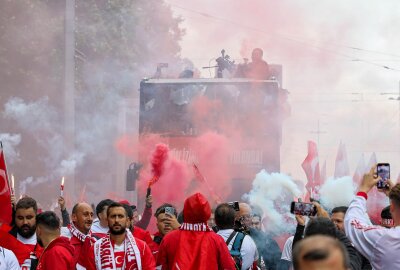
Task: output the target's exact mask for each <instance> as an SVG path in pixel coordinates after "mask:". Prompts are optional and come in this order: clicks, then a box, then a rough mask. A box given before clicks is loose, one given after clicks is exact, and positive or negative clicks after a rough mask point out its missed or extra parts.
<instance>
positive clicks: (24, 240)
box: [17, 233, 37, 246]
mask: <svg viewBox="0 0 400 270" xmlns="http://www.w3.org/2000/svg"><path fill="white" fill-rule="evenodd" d="M17 239H18V241H20V242H22V243H24V244H25V245H33V246H34V245H36V242H37V238H36V233H34V234H33V235H32V236H31V237H29V238H25V237H23V236H21V235H20V234H19V233H17Z"/></svg>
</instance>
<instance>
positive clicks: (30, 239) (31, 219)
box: [9, 197, 43, 269]
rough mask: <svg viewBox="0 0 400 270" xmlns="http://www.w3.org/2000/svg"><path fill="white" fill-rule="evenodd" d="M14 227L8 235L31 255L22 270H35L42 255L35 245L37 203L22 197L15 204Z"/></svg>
mask: <svg viewBox="0 0 400 270" xmlns="http://www.w3.org/2000/svg"><path fill="white" fill-rule="evenodd" d="M15 209H16V210H15V219H14V223H15V225H14V227H13V228H12V229H11V230H10V232H9V233H10V234H11V235H13V236H14V237H15V238H17V239H18V240H19V241H20V242H22V243H23V244H24V245H25V246H26V247H28V248H29V250H30V252H31V254H30V257H28V258H26V259H25V261H24V263H23V264H22V269H36V265H37V258H39V257H40V255H41V254H42V251H43V248H42V247H40V246H39V245H37V240H36V233H35V232H36V214H37V203H36V201H35V200H34V199H32V198H30V197H24V198H22V199H20V200H19V201H18V202H17V205H16V207H15Z"/></svg>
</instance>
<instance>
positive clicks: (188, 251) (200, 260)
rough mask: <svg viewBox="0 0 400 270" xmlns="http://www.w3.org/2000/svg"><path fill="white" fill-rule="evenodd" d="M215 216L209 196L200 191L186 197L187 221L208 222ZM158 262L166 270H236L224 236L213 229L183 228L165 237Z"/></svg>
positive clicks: (185, 213)
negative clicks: (212, 212)
mask: <svg viewBox="0 0 400 270" xmlns="http://www.w3.org/2000/svg"><path fill="white" fill-rule="evenodd" d="M210 215H211V208H210V205H209V203H208V202H207V199H206V198H205V197H204V196H203V195H202V194H200V193H196V194H194V195H192V196H190V197H189V198H187V199H186V201H185V205H184V208H183V218H184V222H185V223H187V224H198V223H201V224H204V226H202V228H204V227H206V225H205V224H206V222H207V220H208V219H209V217H210ZM157 265H162V269H163V270H176V269H181V270H183V269H185V270H186V269H190V270H235V269H236V268H235V264H234V261H233V259H232V257H231V255H230V253H229V250H228V247H227V245H226V244H225V242H224V240H223V238H222V237H221V236H219V235H217V234H216V233H214V232H213V231H212V230H211V229H207V230H205V231H199V230H197V231H195V230H192V231H189V230H185V229H184V228H181V229H179V230H175V231H172V232H170V233H168V234H167V235H166V236H164V238H163V240H162V242H161V245H160V248H159V252H158V256H157Z"/></svg>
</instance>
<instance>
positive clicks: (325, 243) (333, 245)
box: [293, 235, 350, 270]
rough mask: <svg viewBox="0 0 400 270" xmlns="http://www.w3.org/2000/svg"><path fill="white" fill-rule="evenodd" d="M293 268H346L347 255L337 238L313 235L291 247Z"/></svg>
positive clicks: (336, 269)
mask: <svg viewBox="0 0 400 270" xmlns="http://www.w3.org/2000/svg"><path fill="white" fill-rule="evenodd" d="M293 266H294V269H295V270H347V269H350V268H349V257H348V254H347V251H346V249H345V247H344V246H343V245H342V243H340V242H339V241H338V240H337V239H334V238H332V237H329V236H324V235H314V236H310V237H307V238H304V239H303V240H301V241H300V242H299V243H298V244H297V245H296V246H295V248H294V249H293Z"/></svg>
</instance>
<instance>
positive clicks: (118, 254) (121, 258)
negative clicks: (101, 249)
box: [114, 243, 125, 270]
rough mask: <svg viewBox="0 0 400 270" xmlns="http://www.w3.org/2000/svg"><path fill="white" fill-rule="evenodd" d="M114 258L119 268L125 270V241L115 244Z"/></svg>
mask: <svg viewBox="0 0 400 270" xmlns="http://www.w3.org/2000/svg"><path fill="white" fill-rule="evenodd" d="M114 258H115V266H116V267H117V270H123V267H124V262H125V243H122V244H121V245H114Z"/></svg>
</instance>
